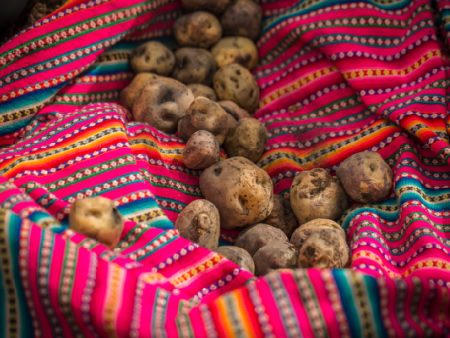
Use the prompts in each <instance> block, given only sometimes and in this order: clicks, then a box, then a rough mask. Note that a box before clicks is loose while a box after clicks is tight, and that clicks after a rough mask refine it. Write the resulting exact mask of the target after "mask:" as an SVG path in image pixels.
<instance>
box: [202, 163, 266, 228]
mask: <svg viewBox="0 0 450 338" xmlns="http://www.w3.org/2000/svg"><path fill="white" fill-rule="evenodd" d="M200 190H201V192H202V194H203V196H204V197H205V198H206V199H207V200H209V201H211V202H212V203H214V205H215V206H216V207H217V208H218V209H219V212H220V215H221V224H222V227H223V228H226V229H235V228H241V227H244V226H246V225H250V224H255V223H257V222H260V221H262V220H263V219H265V218H267V216H268V215H269V214H270V212H271V211H272V208H273V201H272V192H273V185H272V180H271V179H270V177H269V175H268V174H267V173H266V172H265V171H264V170H263V169H261V168H259V167H258V166H256V165H255V164H254V163H252V162H250V161H249V160H248V159H246V158H244V157H231V158H229V159H226V160H224V161H220V162H218V163H216V164H214V165H212V166H211V167H209V168H208V169H205V171H203V173H202V174H201V175H200Z"/></svg>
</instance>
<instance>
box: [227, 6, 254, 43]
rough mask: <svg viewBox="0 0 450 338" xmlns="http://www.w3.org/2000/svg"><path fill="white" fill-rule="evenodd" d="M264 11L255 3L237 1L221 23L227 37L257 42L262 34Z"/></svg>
mask: <svg viewBox="0 0 450 338" xmlns="http://www.w3.org/2000/svg"><path fill="white" fill-rule="evenodd" d="M261 21H262V9H261V6H260V5H258V4H257V3H255V2H254V1H249V0H237V1H236V2H234V3H233V4H232V5H231V6H229V7H228V8H227V9H226V11H225V12H224V13H223V15H222V18H221V20H220V23H221V24H222V28H223V31H224V34H225V35H228V36H244V37H247V38H250V39H252V40H256V39H257V38H258V36H259V33H260V32H261Z"/></svg>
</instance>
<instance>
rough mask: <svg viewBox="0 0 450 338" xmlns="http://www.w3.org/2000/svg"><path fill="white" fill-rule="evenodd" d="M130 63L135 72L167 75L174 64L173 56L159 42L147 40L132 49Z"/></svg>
mask: <svg viewBox="0 0 450 338" xmlns="http://www.w3.org/2000/svg"><path fill="white" fill-rule="evenodd" d="M130 65H131V68H132V69H133V71H134V72H135V73H140V72H151V73H155V74H158V75H164V76H167V75H169V74H170V73H171V72H172V69H173V66H174V65H175V56H174V55H173V53H172V51H171V50H170V49H169V48H167V47H166V46H164V45H163V44H162V43H161V42H158V41H149V42H146V43H143V44H141V45H140V46H138V47H137V48H136V49H135V50H134V51H133V53H132V55H131V59H130Z"/></svg>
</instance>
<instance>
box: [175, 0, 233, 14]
mask: <svg viewBox="0 0 450 338" xmlns="http://www.w3.org/2000/svg"><path fill="white" fill-rule="evenodd" d="M230 2H231V0H212V1H211V0H181V4H182V5H183V7H184V8H185V9H187V10H188V11H198V10H204V11H208V12H211V13H214V14H216V15H217V14H220V13H222V12H223V11H224V10H225V8H227V7H228V5H229V4H230Z"/></svg>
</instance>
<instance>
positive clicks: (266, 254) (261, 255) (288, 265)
mask: <svg viewBox="0 0 450 338" xmlns="http://www.w3.org/2000/svg"><path fill="white" fill-rule="evenodd" d="M297 255H298V254H297V250H296V249H295V247H294V246H293V245H292V244H290V243H289V242H276V243H270V244H268V245H266V246H263V247H262V248H261V249H259V250H258V251H256V253H255V254H254V255H253V261H254V262H255V272H256V275H257V276H262V275H265V274H267V273H269V272H271V271H273V270H278V269H292V268H295V267H296V263H297Z"/></svg>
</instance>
